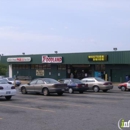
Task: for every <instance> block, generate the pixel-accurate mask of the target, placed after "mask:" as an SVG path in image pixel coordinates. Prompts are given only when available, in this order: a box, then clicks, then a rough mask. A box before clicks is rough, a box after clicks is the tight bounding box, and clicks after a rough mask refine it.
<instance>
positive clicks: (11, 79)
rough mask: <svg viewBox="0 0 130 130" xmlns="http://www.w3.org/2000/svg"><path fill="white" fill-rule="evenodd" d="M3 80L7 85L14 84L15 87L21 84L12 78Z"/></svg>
mask: <svg viewBox="0 0 130 130" xmlns="http://www.w3.org/2000/svg"><path fill="white" fill-rule="evenodd" d="M4 79H6V80H7V82H8V83H11V84H14V82H15V85H16V86H19V85H20V84H21V81H19V80H15V79H14V78H10V77H6V78H4Z"/></svg>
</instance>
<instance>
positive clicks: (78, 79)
mask: <svg viewBox="0 0 130 130" xmlns="http://www.w3.org/2000/svg"><path fill="white" fill-rule="evenodd" d="M70 79H78V78H63V79H58V80H70ZM78 80H80V79H78Z"/></svg>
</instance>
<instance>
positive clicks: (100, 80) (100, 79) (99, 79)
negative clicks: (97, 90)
mask: <svg viewBox="0 0 130 130" xmlns="http://www.w3.org/2000/svg"><path fill="white" fill-rule="evenodd" d="M95 79H96V80H97V81H99V82H104V81H105V80H104V79H102V78H97V77H96V78H95Z"/></svg>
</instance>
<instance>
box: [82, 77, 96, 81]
mask: <svg viewBox="0 0 130 130" xmlns="http://www.w3.org/2000/svg"><path fill="white" fill-rule="evenodd" d="M95 78H96V77H87V78H83V79H82V80H84V79H95Z"/></svg>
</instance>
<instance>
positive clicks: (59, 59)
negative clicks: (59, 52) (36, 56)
mask: <svg viewBox="0 0 130 130" xmlns="http://www.w3.org/2000/svg"><path fill="white" fill-rule="evenodd" d="M42 63H62V57H48V56H42Z"/></svg>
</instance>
